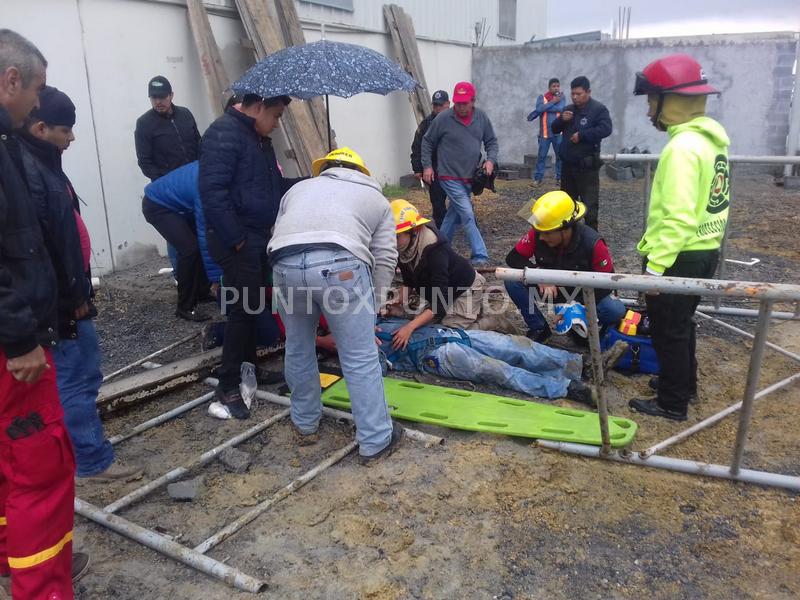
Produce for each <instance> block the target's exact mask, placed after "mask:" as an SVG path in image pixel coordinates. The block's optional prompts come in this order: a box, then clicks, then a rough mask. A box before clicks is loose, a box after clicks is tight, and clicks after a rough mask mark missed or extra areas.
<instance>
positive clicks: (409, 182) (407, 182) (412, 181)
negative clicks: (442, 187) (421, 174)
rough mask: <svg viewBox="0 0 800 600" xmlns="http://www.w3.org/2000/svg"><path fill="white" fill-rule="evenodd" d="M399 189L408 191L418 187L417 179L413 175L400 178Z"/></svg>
mask: <svg viewBox="0 0 800 600" xmlns="http://www.w3.org/2000/svg"><path fill="white" fill-rule="evenodd" d="M400 187H404V188H408V189H411V188H415V187H419V179H417V178H416V177H414V174H413V173H411V174H409V175H403V176H402V177H400Z"/></svg>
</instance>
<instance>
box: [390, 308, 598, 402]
mask: <svg viewBox="0 0 800 600" xmlns="http://www.w3.org/2000/svg"><path fill="white" fill-rule="evenodd" d="M407 322H408V321H405V320H401V319H387V320H383V321H380V322H379V324H378V327H379V329H380V331H381V332H382V335H379V338H381V341H382V344H381V350H382V352H383V353H384V355H385V357H386V358H387V360H388V361H389V362H390V363H391V368H393V369H395V370H397V371H421V372H425V373H430V374H432V375H438V376H440V377H447V378H450V379H462V380H466V381H471V382H473V383H491V384H494V385H497V386H500V387H504V388H507V389H512V390H515V391H517V392H521V393H523V394H527V395H529V396H536V397H539V398H547V399H554V398H563V397H565V396H566V394H567V388H568V387H569V384H570V382H572V381H580V379H581V372H582V370H583V359H582V357H581V355H580V354H574V353H572V352H567V351H566V350H560V349H558V348H551V347H549V346H545V345H543V344H538V343H536V342H534V341H532V340H530V339H528V338H526V337H522V336H518V335H506V334H502V333H496V332H494V331H480V330H472V329H471V330H469V331H464V330H458V329H450V328H447V327H441V326H436V325H427V326H425V327H420V328H419V329H417V330H416V331H414V333H413V334H412V336H411V340H410V342H409V345H408V347H407V349H406V350H405V351H400V352H397V351H394V350H392V347H391V340H390V339H389V336H390V335H391V333H393V332H394V331H396V330H397V329H399V328H400V327H402V326H403V325H405V324H406V323H407Z"/></svg>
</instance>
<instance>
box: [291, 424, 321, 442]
mask: <svg viewBox="0 0 800 600" xmlns="http://www.w3.org/2000/svg"><path fill="white" fill-rule="evenodd" d="M292 438H294V443H295V444H297V445H298V446H313V445H314V444H316V443H317V442H318V441H319V432H317V431H315V432H313V433H303V432H302V431H300V430H299V429H298V428H297V425H295V424H294V423H292Z"/></svg>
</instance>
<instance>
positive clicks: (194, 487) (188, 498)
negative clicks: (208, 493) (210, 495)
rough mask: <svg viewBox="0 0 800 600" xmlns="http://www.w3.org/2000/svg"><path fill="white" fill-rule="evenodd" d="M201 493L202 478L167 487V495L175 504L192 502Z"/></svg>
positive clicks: (171, 484) (178, 482) (177, 482)
mask: <svg viewBox="0 0 800 600" xmlns="http://www.w3.org/2000/svg"><path fill="white" fill-rule="evenodd" d="M202 491H203V476H202V475H200V476H198V477H195V478H194V479H187V480H186V481H176V482H175V483H170V484H169V485H168V486H167V494H169V497H170V498H172V499H173V500H176V501H177V502H192V501H193V500H194V499H195V498H197V496H198V495H200V493H202Z"/></svg>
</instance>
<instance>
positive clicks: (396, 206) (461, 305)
mask: <svg viewBox="0 0 800 600" xmlns="http://www.w3.org/2000/svg"><path fill="white" fill-rule="evenodd" d="M391 207H392V216H393V218H394V224H395V233H396V235H397V251H398V266H399V267H400V273H401V274H402V278H403V287H402V288H401V291H400V294H398V296H397V298H396V299H395V302H394V304H393V305H392V306H391V307H390V313H391V314H395V315H396V316H401V315H402V316H405V312H404V311H400V310H398V309H399V308H401V307H400V306H398V305H399V304H402V305H403V306H407V300H408V298H409V297H410V296H411V295H414V294H415V295H417V296H418V297H419V300H420V306H419V309H418V311H417V314H415V315H414V317H413V318H412V319H411V320H410V321H409V322H408V323H407V324H406V325H404V326H403V327H400V328H399V329H398V330H397V331H395V332H394V335H393V347H394V348H395V349H404V348H405V347H406V345H407V344H408V341H409V340H410V339H411V334H412V333H414V331H416V330H417V329H419V328H420V327H423V326H425V325H428V324H430V323H434V322H436V323H441V324H442V325H444V326H445V327H457V328H460V329H477V328H480V327H481V318H482V316H483V315H482V312H483V302H484V298H483V294H484V288H485V286H486V279H485V278H484V276H483V275H481V274H480V273H478V272H477V271H476V270H475V268H474V267H473V266H472V265H471V264H470V262H469V261H468V260H467V259H466V258H464V257H463V256H461V255H459V254H456V252H455V251H454V250H453V248H452V246H450V242H449V241H447V238H446V237H445V236H444V235H442V234H441V233H439V231H438V230H437V229H436V228H435V227H434V226H433V225H432V224H431V222H430V219H426V218H425V217H423V216H422V215H420V214H419V211H418V210H417V208H416V207H415V206H414V205H413V204H411V203H410V202H409V201H408V200H402V199H398V200H393V201H392V203H391Z"/></svg>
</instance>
